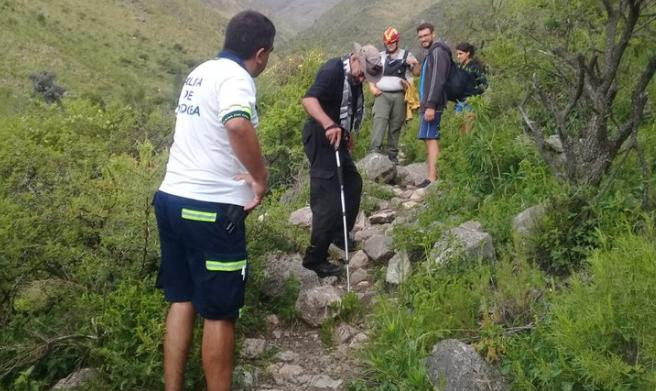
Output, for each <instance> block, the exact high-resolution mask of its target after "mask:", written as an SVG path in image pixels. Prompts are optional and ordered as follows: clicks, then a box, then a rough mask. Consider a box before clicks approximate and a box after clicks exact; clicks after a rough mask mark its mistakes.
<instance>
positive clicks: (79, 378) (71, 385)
mask: <svg viewBox="0 0 656 391" xmlns="http://www.w3.org/2000/svg"><path fill="white" fill-rule="evenodd" d="M97 377H98V371H97V370H96V369H94V368H82V369H79V370H77V371H75V372H73V373H71V374H70V375H68V376H66V377H65V378H63V379H61V380H59V381H58V382H57V384H55V385H54V386H53V387H52V390H73V389H75V388H79V387H82V386H84V385H85V384H87V383H89V382H90V381H93V380H94V379H95V378H97Z"/></svg>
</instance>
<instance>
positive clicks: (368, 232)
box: [353, 224, 389, 242]
mask: <svg viewBox="0 0 656 391" xmlns="http://www.w3.org/2000/svg"><path fill="white" fill-rule="evenodd" d="M388 227H389V225H388V224H380V225H375V226H371V227H369V228H367V229H365V230H362V231H360V232H356V234H355V235H354V237H353V239H355V241H356V242H364V241H366V240H367V239H370V238H371V237H373V236H375V235H381V234H382V233H383V232H385V230H386V229H387V228H388Z"/></svg>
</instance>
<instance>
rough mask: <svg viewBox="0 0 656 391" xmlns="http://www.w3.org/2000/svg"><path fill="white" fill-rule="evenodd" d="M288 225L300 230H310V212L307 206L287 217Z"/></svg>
mask: <svg viewBox="0 0 656 391" xmlns="http://www.w3.org/2000/svg"><path fill="white" fill-rule="evenodd" d="M289 224H291V225H295V226H297V227H301V228H310V227H311V226H312V210H311V209H310V207H309V206H306V207H304V208H301V209H298V210H295V211H293V212H292V214H290V215H289Z"/></svg>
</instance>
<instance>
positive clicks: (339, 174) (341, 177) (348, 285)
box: [335, 146, 351, 292]
mask: <svg viewBox="0 0 656 391" xmlns="http://www.w3.org/2000/svg"><path fill="white" fill-rule="evenodd" d="M335 159H336V160H337V179H338V181H339V192H340V196H341V198H342V223H343V225H344V252H345V253H346V291H347V292H350V291H351V277H350V275H349V248H348V228H347V227H346V201H345V199H344V174H343V172H342V162H341V161H340V159H339V146H338V147H337V149H335Z"/></svg>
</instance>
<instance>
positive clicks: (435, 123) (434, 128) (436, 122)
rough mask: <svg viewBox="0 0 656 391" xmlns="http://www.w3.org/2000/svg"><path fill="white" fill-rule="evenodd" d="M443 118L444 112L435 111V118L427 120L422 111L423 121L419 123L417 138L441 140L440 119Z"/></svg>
mask: <svg viewBox="0 0 656 391" xmlns="http://www.w3.org/2000/svg"><path fill="white" fill-rule="evenodd" d="M441 119H442V112H440V111H436V112H435V119H433V120H432V121H431V122H426V120H425V119H424V114H423V113H421V122H420V123H419V132H418V133H417V138H418V139H419V140H439V139H440V120H441Z"/></svg>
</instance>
